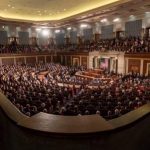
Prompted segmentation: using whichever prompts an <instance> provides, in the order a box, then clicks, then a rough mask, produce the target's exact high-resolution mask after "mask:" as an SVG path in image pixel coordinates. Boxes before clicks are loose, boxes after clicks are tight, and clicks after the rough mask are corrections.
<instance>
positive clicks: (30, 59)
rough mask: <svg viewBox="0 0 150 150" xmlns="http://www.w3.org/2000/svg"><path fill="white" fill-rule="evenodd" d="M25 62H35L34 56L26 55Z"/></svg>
mask: <svg viewBox="0 0 150 150" xmlns="http://www.w3.org/2000/svg"><path fill="white" fill-rule="evenodd" d="M26 63H27V64H35V63H36V57H26Z"/></svg>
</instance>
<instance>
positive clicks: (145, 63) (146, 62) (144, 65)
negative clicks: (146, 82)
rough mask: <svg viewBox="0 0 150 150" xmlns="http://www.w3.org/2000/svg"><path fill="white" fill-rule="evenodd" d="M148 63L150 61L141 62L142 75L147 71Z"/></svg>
mask: <svg viewBox="0 0 150 150" xmlns="http://www.w3.org/2000/svg"><path fill="white" fill-rule="evenodd" d="M148 63H150V60H144V62H143V74H144V75H145V74H146V71H147V64H148Z"/></svg>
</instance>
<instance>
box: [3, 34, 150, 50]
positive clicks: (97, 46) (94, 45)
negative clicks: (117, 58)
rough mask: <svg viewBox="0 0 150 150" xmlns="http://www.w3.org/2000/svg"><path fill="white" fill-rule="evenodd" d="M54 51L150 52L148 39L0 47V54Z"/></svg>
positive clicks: (117, 39) (137, 38) (132, 38)
mask: <svg viewBox="0 0 150 150" xmlns="http://www.w3.org/2000/svg"><path fill="white" fill-rule="evenodd" d="M54 50H55V51H56V50H61V51H63V50H65V51H95V50H96V51H102V52H103V51H119V52H125V53H143V52H144V53H148V52H150V38H143V39H142V38H139V37H129V38H114V39H100V40H99V41H94V40H92V41H85V42H82V43H80V44H79V43H78V44H72V43H67V44H64V45H57V44H54V43H52V44H48V45H19V44H17V43H16V44H15V45H14V44H9V45H0V53H30V52H51V51H54Z"/></svg>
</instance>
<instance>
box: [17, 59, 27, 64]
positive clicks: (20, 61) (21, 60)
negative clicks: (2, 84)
mask: <svg viewBox="0 0 150 150" xmlns="http://www.w3.org/2000/svg"><path fill="white" fill-rule="evenodd" d="M24 63H25V61H24V57H16V64H24Z"/></svg>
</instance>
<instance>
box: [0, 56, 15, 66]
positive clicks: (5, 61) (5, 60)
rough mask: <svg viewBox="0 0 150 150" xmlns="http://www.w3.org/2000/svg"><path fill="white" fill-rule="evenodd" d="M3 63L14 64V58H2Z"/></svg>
mask: <svg viewBox="0 0 150 150" xmlns="http://www.w3.org/2000/svg"><path fill="white" fill-rule="evenodd" d="M2 64H3V65H12V64H14V58H2Z"/></svg>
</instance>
